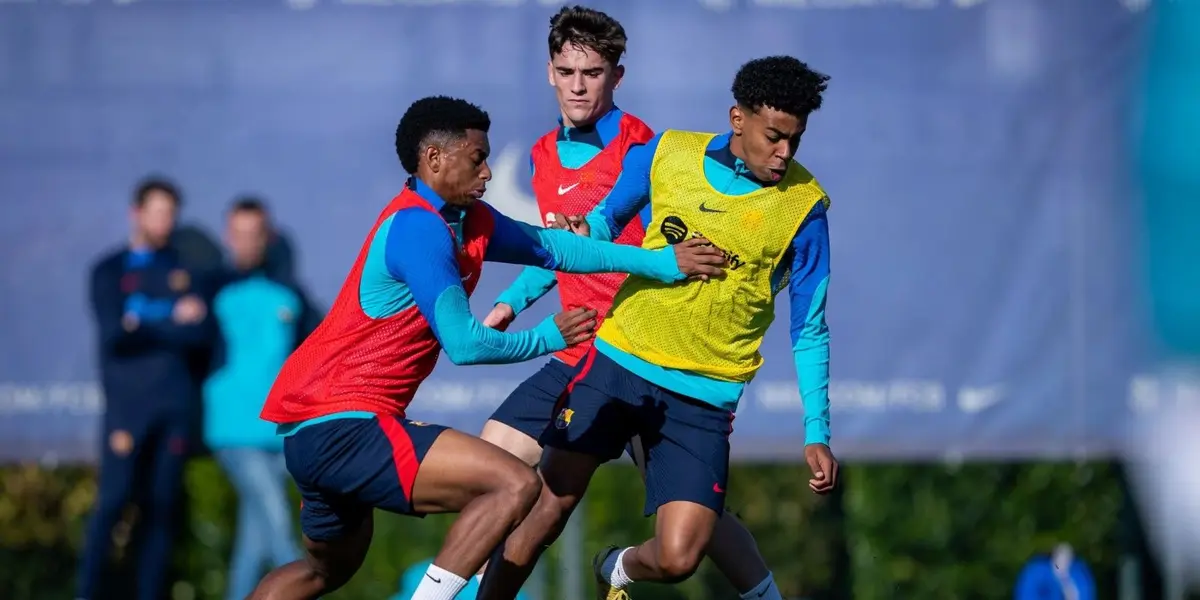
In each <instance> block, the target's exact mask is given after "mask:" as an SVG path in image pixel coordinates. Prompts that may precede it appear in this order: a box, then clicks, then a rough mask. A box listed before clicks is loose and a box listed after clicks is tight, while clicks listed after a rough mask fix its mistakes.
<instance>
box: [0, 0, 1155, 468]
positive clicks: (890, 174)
mask: <svg viewBox="0 0 1200 600" xmlns="http://www.w3.org/2000/svg"><path fill="white" fill-rule="evenodd" d="M559 4H561V3H558V2H547V1H537V2H534V1H524V0H508V1H499V0H495V1H491V2H471V1H458V2H454V1H452V0H445V1H440V2H439V1H436V0H424V1H418V0H411V1H403V0H393V1H391V2H386V1H385V2H365V1H364V2H351V1H344V2H326V1H324V0H307V1H305V0H294V1H292V2H282V1H273V2H267V1H252V0H246V1H242V2H218V1H207V2H205V1H199V0H175V1H171V0H143V1H138V2H134V1H132V0H128V1H125V2H117V3H111V2H84V3H79V2H61V3H59V2H46V1H41V0H37V1H31V2H20V3H13V4H7V3H3V2H0V197H2V198H3V203H4V204H3V217H2V218H0V251H2V252H3V256H4V261H3V263H2V264H0V291H2V293H0V382H3V383H0V457H3V458H5V459H43V460H80V459H84V460H86V459H89V458H91V457H93V456H94V455H95V450H96V449H97V448H98V443H99V442H98V439H97V438H98V435H97V434H98V423H97V415H98V412H99V410H100V407H101V406H102V397H101V394H100V393H99V392H98V390H97V389H96V386H95V383H94V380H95V372H94V354H95V348H94V345H95V342H94V339H95V338H94V330H93V329H94V328H93V324H92V322H91V317H90V315H89V312H88V307H87V302H86V290H85V281H86V275H87V266H88V264H89V263H90V261H91V260H93V259H94V258H95V257H96V256H97V255H98V254H99V253H101V252H102V251H104V250H106V249H109V248H111V247H112V246H114V245H115V244H117V243H119V242H120V240H121V239H122V238H123V236H124V235H125V234H126V226H127V221H126V209H125V207H126V201H127V196H128V193H129V191H130V189H131V186H132V185H133V182H134V181H135V180H136V179H138V178H139V177H141V176H142V175H144V174H146V173H148V172H163V173H168V174H170V175H172V176H174V177H176V178H177V179H178V180H179V181H180V183H181V184H182V185H183V186H184V188H185V191H186V195H187V198H186V202H187V204H186V207H185V211H186V218H187V220H190V221H192V222H196V223H199V224H202V225H204V226H206V227H208V228H210V229H213V230H216V228H217V227H219V219H220V216H221V211H222V209H223V208H224V206H225V204H226V203H227V202H228V201H229V200H230V199H231V198H232V197H233V195H235V194H237V193H241V192H258V193H261V194H263V195H264V196H265V197H267V198H268V199H269V200H270V201H271V202H272V203H273V206H274V208H275V210H276V212H277V214H278V216H279V219H280V220H281V222H282V223H284V224H285V226H286V227H287V228H288V229H289V230H290V231H291V233H292V235H293V236H294V238H295V240H296V241H297V243H298V247H299V252H300V255H299V260H300V265H301V273H302V275H303V277H304V279H305V280H306V281H307V282H308V284H309V285H310V287H311V288H312V290H313V291H314V293H315V295H316V296H317V297H318V298H319V299H320V300H322V301H323V302H325V303H328V302H329V301H330V300H332V297H333V295H334V293H335V292H336V290H337V288H338V286H339V285H340V284H341V281H342V278H343V276H344V275H345V273H346V271H347V269H348V268H349V266H350V264H351V263H352V262H353V259H354V255H355V253H356V252H357V250H358V248H359V245H360V243H361V242H362V240H363V237H364V235H365V233H366V231H367V229H368V228H369V226H370V224H371V223H372V220H373V219H374V217H375V215H376V214H377V211H378V210H379V208H380V207H381V206H382V204H383V203H385V202H386V201H387V200H388V199H390V198H391V197H392V195H393V194H394V193H395V192H396V191H397V190H398V189H399V187H400V185H401V182H402V181H403V177H404V174H403V172H402V171H401V169H400V167H399V165H398V164H397V161H396V158H395V156H394V152H393V149H392V141H393V140H392V135H393V131H394V127H395V124H396V121H397V120H398V118H399V116H400V115H401V113H402V112H403V110H404V109H405V107H406V106H407V105H408V104H409V103H410V102H411V101H412V100H414V99H416V98H418V97H420V96H423V95H427V94H432V93H445V94H453V95H461V96H463V97H466V98H469V99H471V100H473V101H475V102H477V103H480V104H482V105H483V106H484V107H485V108H486V109H487V110H488V111H490V113H491V114H492V117H493V120H494V122H495V126H494V129H493V134H492V146H493V148H494V163H493V166H494V169H495V172H496V179H495V181H494V182H493V184H492V185H491V186H490V188H489V189H490V191H489V194H488V200H489V201H490V202H492V203H494V204H495V205H496V206H497V207H499V208H500V209H501V210H502V211H505V212H507V213H509V214H512V215H514V216H516V217H518V218H522V219H524V220H528V221H531V222H533V221H536V219H537V211H536V209H535V207H534V203H533V199H532V198H531V196H530V191H529V186H528V181H527V180H528V170H527V158H526V156H527V152H528V148H529V146H530V144H531V143H532V142H533V141H534V139H536V138H537V137H538V136H539V135H541V134H542V133H544V132H545V131H548V130H549V129H550V128H551V127H553V125H554V119H555V116H556V111H555V107H554V102H553V95H552V92H551V90H550V89H549V88H548V86H547V84H546V80H545V61H546V47H545V39H546V32H547V22H548V18H549V16H550V15H551V14H553V12H554V11H555V10H556V9H557V6H558V5H559ZM593 4H594V5H596V6H597V7H599V8H602V9H605V10H608V11H610V12H611V13H612V14H613V15H614V16H616V17H617V18H619V19H621V20H622V22H623V23H624V25H625V27H626V28H627V31H628V33H629V36H630V40H631V41H630V45H629V48H630V52H629V56H628V60H627V65H628V75H627V77H626V81H625V82H624V85H623V86H622V88H621V90H620V91H619V92H618V102H619V104H620V105H621V106H622V107H623V108H625V109H626V110H628V111H630V112H633V113H635V114H638V115H639V116H641V117H643V118H644V119H646V120H647V122H649V123H650V124H651V125H652V126H653V127H655V128H656V129H663V128H667V127H671V128H690V129H698V130H713V131H716V130H724V129H725V128H726V126H727V110H728V107H729V105H730V103H731V98H730V94H729V87H730V83H731V81H732V77H733V74H734V72H735V70H736V69H737V67H738V66H739V65H740V64H741V63H743V62H744V61H746V60H748V59H751V58H755V57H758V56H762V55H767V54H778V53H787V54H792V55H795V56H799V57H802V58H803V59H804V60H806V61H809V62H810V63H811V64H812V65H814V66H815V67H817V68H819V69H821V70H823V71H826V72H828V73H830V74H831V75H832V76H833V79H832V82H831V86H830V89H829V92H828V95H827V98H826V103H825V108H823V109H822V110H821V111H820V112H819V113H818V114H816V115H815V116H814V117H813V119H812V120H811V123H810V126H809V132H808V135H807V136H806V137H805V140H804V144H803V146H802V147H801V150H800V159H801V160H802V161H803V162H804V163H805V164H806V165H807V166H808V167H809V168H810V169H811V170H812V171H813V172H814V173H816V174H817V176H818V178H820V179H821V181H822V182H823V183H824V185H825V187H826V188H827V189H828V190H829V191H830V194H831V196H832V198H833V200H834V209H833V211H832V213H831V227H832V236H833V253H834V259H833V268H834V271H835V275H834V277H833V283H832V286H831V292H830V299H829V309H828V313H829V319H830V323H831V328H832V335H833V373H834V381H833V384H832V388H831V397H832V400H833V411H834V412H833V415H834V424H833V430H834V436H835V448H836V450H837V451H838V452H839V453H840V454H841V455H842V456H845V457H856V458H860V459H873V460H875V459H877V460H892V459H896V460H900V459H905V460H907V459H940V458H947V457H949V458H955V457H966V458H1021V457H1033V456H1037V457H1069V456H1082V455H1093V454H1105V453H1108V452H1111V451H1113V450H1114V448H1115V447H1116V443H1117V442H1118V440H1119V438H1120V436H1121V433H1122V431H1123V425H1124V424H1125V423H1126V422H1127V421H1128V420H1129V419H1130V418H1131V417H1132V416H1133V415H1134V414H1136V413H1137V412H1138V410H1140V409H1143V408H1146V407H1147V406H1149V405H1150V404H1152V401H1153V395H1152V392H1153V391H1154V390H1155V386H1156V385H1157V382H1156V381H1155V380H1154V379H1152V378H1146V377H1139V375H1138V373H1139V372H1141V369H1142V368H1143V367H1144V366H1145V365H1146V364H1147V363H1146V358H1147V353H1146V351H1145V348H1146V344H1145V342H1144V339H1143V338H1144V336H1143V333H1142V328H1141V326H1140V324H1139V319H1138V314H1139V303H1140V300H1139V295H1140V293H1139V291H1138V289H1137V287H1136V285H1135V282H1136V281H1137V279H1136V278H1135V277H1134V274H1133V269H1134V265H1135V264H1136V261H1135V260H1134V258H1133V252H1132V251H1131V247H1132V245H1133V242H1134V241H1135V240H1136V236H1137V232H1136V231H1134V230H1133V228H1132V227H1131V225H1130V219H1129V217H1130V215H1131V214H1133V213H1132V207H1133V201H1132V200H1131V198H1133V191H1132V190H1133V186H1132V185H1131V182H1130V180H1129V175H1128V172H1129V169H1128V163H1129V157H1128V156H1127V153H1128V148H1129V143H1128V139H1129V138H1130V134H1131V131H1130V127H1129V123H1130V122H1131V119H1130V117H1129V115H1130V112H1131V108H1132V107H1133V100H1134V98H1135V96H1136V94H1135V92H1136V90H1137V87H1138V77H1139V72H1140V60H1141V54H1142V47H1143V37H1144V35H1145V34H1144V31H1143V30H1144V22H1145V16H1144V15H1143V14H1140V11H1141V9H1143V8H1145V7H1144V6H1142V4H1143V3H1138V2H1131V1H1127V2H1125V3H1121V2H1118V1H1117V0H1056V1H1049V0H1005V1H986V0H956V1H955V2H946V1H939V0H907V1H902V0H894V1H885V0H876V1H873V2H862V1H861V0H855V1H852V0H741V1H734V0H723V1H722V0H656V1H654V2H618V1H616V0H611V1H607V2H594V3H593ZM516 271H517V269H516V268H513V267H509V266H507V265H492V266H490V267H488V269H487V271H486V272H485V276H484V279H483V283H482V285H481V286H480V289H479V292H478V294H477V295H476V298H475V300H474V306H475V308H476V310H477V311H478V313H479V314H481V315H482V314H483V313H484V311H486V309H487V307H488V306H490V302H491V299H492V298H494V297H495V295H496V294H497V293H498V292H499V291H500V290H501V289H503V287H504V286H505V285H506V284H507V283H508V282H509V281H510V280H511V279H512V278H513V277H514V276H515V274H516ZM554 300H555V299H554V298H547V299H546V301H544V302H542V303H541V304H540V305H539V306H538V307H536V308H535V309H534V310H531V311H530V314H529V315H528V316H523V317H522V318H521V319H520V320H519V321H518V325H519V326H521V325H523V326H528V325H530V324H532V323H535V322H536V321H535V319H537V318H540V317H541V316H543V315H545V314H547V313H549V312H551V311H552V310H553V308H554V304H555V302H554ZM780 301H781V302H784V303H786V302H787V301H786V300H785V299H781V300H780ZM786 329H787V327H786V325H784V324H780V325H779V326H777V327H775V328H774V330H773V331H772V332H771V334H770V336H769V337H768V339H767V342H766V344H765V346H764V354H765V355H766V357H767V362H766V366H765V367H764V369H763V371H762V372H761V374H760V375H759V377H758V379H757V380H756V381H755V382H754V383H753V384H752V385H751V387H750V388H749V389H748V392H747V396H746V397H745V398H744V399H743V402H742V406H741V408H740V410H739V412H738V419H737V428H736V433H735V434H734V445H735V448H736V452H737V455H738V457H739V458H770V459H779V460H787V459H791V458H794V457H796V456H798V455H799V453H800V449H801V446H800V442H801V437H802V436H801V431H802V429H801V420H802V408H801V403H800V399H799V397H798V394H797V391H796V385H795V376H794V373H793V369H792V366H791V359H790V351H789V347H788V343H787V333H786ZM539 364H540V363H538V362H531V363H527V364H522V365H514V366H506V367H455V366H453V365H451V364H449V362H448V361H442V364H440V365H439V366H438V369H437V371H436V373H435V374H434V376H433V378H432V379H431V380H430V381H428V382H427V383H426V384H425V386H424V387H423V388H422V391H421V394H420V395H419V397H418V400H417V401H416V402H415V404H414V407H413V411H412V412H413V415H414V416H415V417H416V418H421V419H424V420H428V421H436V422H443V423H447V424H452V425H454V426H457V427H460V428H463V429H465V430H467V431H472V432H474V431H476V430H477V429H478V428H479V426H480V425H481V424H482V422H483V420H484V419H485V418H486V416H487V415H488V414H489V413H490V411H491V409H492V407H493V406H495V405H496V404H497V403H498V402H499V401H500V400H502V399H503V398H504V396H505V395H506V394H507V393H508V392H509V391H510V390H511V389H512V388H513V387H514V385H515V384H516V383H517V382H518V381H519V380H520V379H522V378H523V377H525V376H527V375H528V374H530V373H532V372H533V371H534V370H535V369H536V368H537V367H538V365H539Z"/></svg>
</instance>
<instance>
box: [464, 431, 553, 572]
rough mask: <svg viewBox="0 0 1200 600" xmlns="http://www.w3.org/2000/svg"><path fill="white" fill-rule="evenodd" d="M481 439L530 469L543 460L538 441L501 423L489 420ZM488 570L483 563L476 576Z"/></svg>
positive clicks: (480, 435) (480, 434)
mask: <svg viewBox="0 0 1200 600" xmlns="http://www.w3.org/2000/svg"><path fill="white" fill-rule="evenodd" d="M479 437H480V438H481V439H482V440H483V441H485V442H488V443H490V444H492V445H494V446H497V447H499V448H502V449H504V450H505V451H507V452H508V453H509V454H512V455H513V456H515V457H517V458H519V459H520V460H521V461H522V462H524V463H525V464H527V465H529V466H530V467H536V466H537V464H538V463H539V462H540V461H541V460H542V446H541V445H540V444H538V441H537V440H535V439H533V438H531V437H529V436H528V435H525V434H524V433H523V432H521V431H519V430H517V429H515V428H513V427H509V426H508V425H505V424H504V423H501V422H499V421H493V420H491V419H488V422H487V423H484V424H483V431H482V432H480V433H479ZM486 570H487V563H483V566H482V567H480V568H479V572H478V573H476V576H478V577H483V572H484V571H486Z"/></svg>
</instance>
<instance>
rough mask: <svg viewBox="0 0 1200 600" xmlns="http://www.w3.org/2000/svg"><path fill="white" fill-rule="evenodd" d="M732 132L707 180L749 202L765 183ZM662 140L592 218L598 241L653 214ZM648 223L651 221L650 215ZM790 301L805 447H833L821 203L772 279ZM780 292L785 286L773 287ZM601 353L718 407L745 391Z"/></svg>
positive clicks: (637, 155)
mask: <svg viewBox="0 0 1200 600" xmlns="http://www.w3.org/2000/svg"><path fill="white" fill-rule="evenodd" d="M731 135H732V134H731V133H726V134H724V135H720V136H717V137H716V138H714V139H713V141H712V142H711V143H710V144H709V146H708V148H707V151H706V154H705V158H704V175H705V177H707V178H708V181H709V183H711V184H712V186H713V188H715V189H716V190H718V191H720V192H722V193H725V194H728V195H732V196H737V195H744V194H748V193H750V192H753V191H755V190H758V189H761V188H762V186H764V185H765V184H764V183H762V182H760V181H758V180H756V179H755V178H754V177H753V176H752V175H751V174H750V172H749V171H748V170H747V169H746V165H745V164H744V163H743V162H742V161H741V160H740V159H738V158H737V157H735V156H734V155H733V153H732V152H731V151H730V149H729V141H730V138H731ZM659 139H661V134H660V135H657V136H655V137H654V138H653V139H651V140H650V142H649V143H647V144H646V145H644V146H637V147H634V148H631V149H630V150H629V152H628V153H627V154H626V155H625V160H624V162H623V164H622V173H621V177H620V179H619V180H618V181H617V185H616V186H615V187H614V188H613V189H612V191H611V192H609V194H608V196H607V197H605V199H604V200H603V201H602V202H601V203H600V205H599V206H598V207H597V208H596V209H595V210H594V211H592V212H591V213H590V214H588V216H587V222H588V225H589V226H590V228H591V236H592V237H594V238H597V239H601V240H612V239H614V238H615V237H616V236H617V235H619V234H620V232H621V229H622V228H623V227H624V226H625V224H626V223H628V222H629V221H630V220H632V219H633V217H634V215H637V214H638V213H639V212H641V211H646V210H648V209H650V207H651V203H650V195H651V194H652V193H653V190H652V189H651V185H650V166H651V163H652V161H653V159H654V153H655V152H656V151H657V149H658V142H659ZM643 217H644V218H645V222H647V223H649V222H650V221H651V220H652V215H643ZM789 274H790V278H789V280H788V285H787V288H788V296H789V298H790V300H791V313H790V315H791V340H792V356H793V360H794V362H795V365H796V375H797V379H798V382H799V388H800V395H801V397H802V398H803V402H804V415H805V417H804V432H805V443H807V444H813V443H821V444H828V443H829V438H830V433H829V327H828V325H827V324H826V321H825V298H826V290H827V288H828V285H829V223H828V220H827V216H826V214H825V210H824V208H823V205H821V204H818V205H817V207H816V208H814V209H813V212H812V213H811V214H809V216H808V217H807V218H806V219H805V221H804V223H803V224H802V225H801V226H800V228H799V230H798V231H797V232H796V236H795V238H794V239H793V240H792V246H791V248H790V249H789V251H788V255H787V256H785V258H784V260H782V261H780V267H779V269H778V270H777V271H776V272H775V273H773V274H772V280H773V282H774V283H776V284H778V283H779V282H781V281H782V280H783V278H784V277H785V276H788V275H789ZM773 287H775V289H779V286H778V285H775V286H773ZM596 348H597V349H598V350H599V351H600V352H603V353H604V354H605V355H606V356H608V357H610V358H612V359H613V360H614V361H615V362H617V363H618V364H620V365H622V366H624V367H625V368H626V369H629V370H630V371H632V372H634V373H636V374H637V375H639V376H641V377H643V378H645V379H646V380H648V381H651V382H653V383H655V384H657V385H660V386H662V387H665V388H667V389H670V390H673V391H675V392H678V393H680V394H684V395H687V396H691V397H694V398H696V399H699V400H703V401H705V402H708V403H710V404H712V405H714V406H718V407H721V408H726V409H729V410H736V408H737V404H738V401H739V400H740V398H741V396H742V392H743V391H744V390H745V384H742V383H732V382H727V381H718V380H715V379H711V378H708V377H704V376H702V375H698V374H695V373H691V372H687V371H680V370H676V369H668V368H665V367H661V366H658V365H655V364H652V363H649V362H647V361H644V360H642V359H640V358H638V357H635V356H633V355H630V354H628V353H625V352H623V351H621V350H618V349H617V348H615V347H613V346H612V345H610V344H606V343H605V342H604V340H601V339H597V340H596Z"/></svg>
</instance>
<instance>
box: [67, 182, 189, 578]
mask: <svg viewBox="0 0 1200 600" xmlns="http://www.w3.org/2000/svg"><path fill="white" fill-rule="evenodd" d="M179 205H180V194H179V191H178V189H177V188H176V187H175V185H174V184H172V183H171V182H169V181H167V180H165V179H150V180H147V181H145V182H143V183H142V184H141V185H140V186H139V187H138V188H137V191H136V192H135V194H134V198H133V205H132V209H131V211H130V221H131V227H132V231H131V233H130V238H129V241H128V243H127V244H125V245H123V246H122V247H121V248H119V249H117V250H115V251H113V252H111V253H109V254H107V255H105V256H104V257H103V258H101V259H100V260H99V261H98V262H97V263H96V264H95V266H94V267H93V268H92V272H91V303H92V310H93V312H94V315H95V319H96V325H97V328H98V330H99V336H98V337H99V341H100V348H99V350H100V352H99V354H100V360H99V363H100V376H101V383H102V386H103V389H104V396H105V408H104V418H103V425H102V427H103V431H102V438H101V439H102V440H103V448H102V449H101V454H100V456H101V459H100V479H99V489H98V492H97V500H96V506H95V508H94V513H93V515H92V517H91V522H90V524H89V526H88V529H87V534H86V535H87V539H86V542H85V546H84V552H83V559H82V562H81V564H80V573H79V579H78V591H77V595H78V597H79V598H83V599H93V598H98V597H100V592H99V589H100V583H101V581H100V580H101V575H102V573H103V572H104V570H105V566H106V563H107V558H108V555H109V551H110V549H111V546H112V539H111V537H112V530H113V527H114V526H115V525H116V523H117V522H118V520H119V519H120V518H121V515H122V512H123V510H124V508H125V506H126V504H128V503H129V501H130V500H134V499H136V500H137V501H138V502H139V504H140V505H141V506H140V507H141V509H142V510H141V519H140V523H139V524H140V526H141V527H143V528H144V529H143V541H142V545H141V548H140V555H139V556H138V557H137V558H136V561H135V562H136V568H137V596H136V597H137V598H140V599H144V600H158V599H159V598H161V597H162V594H163V591H164V590H163V588H164V586H165V581H166V578H167V569H168V567H169V565H170V562H171V550H172V546H173V541H174V537H175V531H174V530H175V525H176V522H175V520H174V513H175V508H176V505H177V503H178V501H179V498H180V492H181V487H182V476H183V467H184V462H185V460H186V457H187V452H188V439H189V428H190V419H191V416H192V414H193V412H192V408H193V406H194V404H195V403H196V381H195V379H194V377H193V373H192V371H191V368H190V363H189V356H190V355H191V354H192V353H193V352H194V351H196V350H197V349H198V348H202V347H203V346H204V345H205V344H207V343H208V341H209V338H210V334H209V333H208V331H207V327H206V325H207V314H208V308H207V304H206V302H205V300H204V294H203V293H202V291H201V289H200V287H201V286H200V284H199V281H200V279H199V278H198V277H197V273H195V272H194V271H192V270H189V269H188V268H187V267H186V266H185V265H184V264H183V263H182V261H181V260H180V256H179V253H178V251H177V250H176V249H175V248H173V247H172V246H171V245H170V244H169V241H170V237H171V233H172V230H173V229H174V228H175V221H176V215H177V213H178V210H179Z"/></svg>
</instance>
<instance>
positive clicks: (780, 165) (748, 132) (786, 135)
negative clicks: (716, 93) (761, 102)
mask: <svg viewBox="0 0 1200 600" xmlns="http://www.w3.org/2000/svg"><path fill="white" fill-rule="evenodd" d="M729 124H730V125H731V126H732V127H733V135H734V144H735V146H734V148H733V150H734V154H736V155H737V156H738V158H741V159H742V162H745V163H746V168H748V169H749V170H750V173H751V174H753V175H754V176H755V177H757V178H758V179H759V180H761V181H765V182H767V183H776V182H778V181H779V180H781V179H783V175H784V173H786V172H787V168H788V164H789V163H790V162H791V160H792V158H793V157H794V156H796V149H797V148H799V147H800V137H801V136H803V135H804V130H805V129H806V128H807V127H808V115H804V116H802V117H797V116H796V115H791V114H788V113H785V112H782V111H778V110H775V109H773V108H771V107H768V106H764V107H762V108H760V109H758V112H752V111H750V110H748V109H746V110H743V109H742V107H740V106H736V105H735V106H734V107H733V108H731V109H729ZM739 151H740V152H739Z"/></svg>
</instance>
